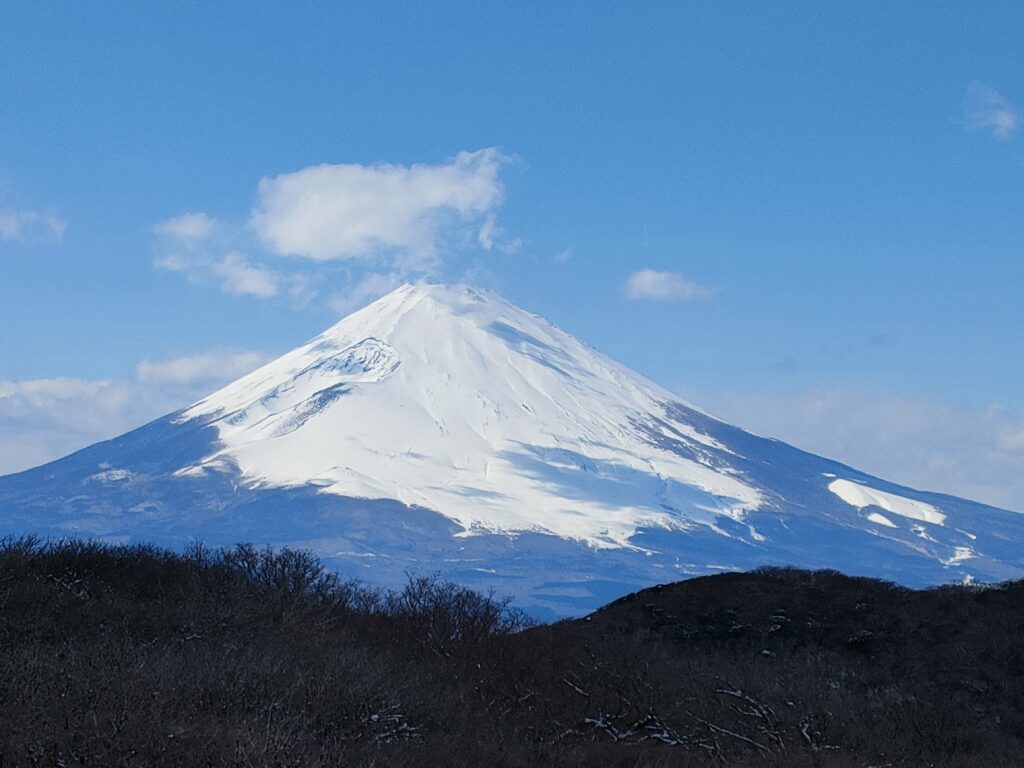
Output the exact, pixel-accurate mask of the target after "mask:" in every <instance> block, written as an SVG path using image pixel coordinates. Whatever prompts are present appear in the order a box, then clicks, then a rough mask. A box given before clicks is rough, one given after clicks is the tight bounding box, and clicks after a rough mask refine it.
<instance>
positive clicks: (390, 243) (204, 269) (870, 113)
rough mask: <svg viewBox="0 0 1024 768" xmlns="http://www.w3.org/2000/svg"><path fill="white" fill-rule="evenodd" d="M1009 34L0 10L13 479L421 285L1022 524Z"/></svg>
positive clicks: (1010, 23)
mask: <svg viewBox="0 0 1024 768" xmlns="http://www.w3.org/2000/svg"><path fill="white" fill-rule="evenodd" d="M1022 45H1024V6H1021V5H1020V4H1019V3H985V4H983V5H981V4H977V3H966V2H964V3H928V4H923V3H892V2H885V3H857V4H847V7H843V8H839V7H836V8H831V7H826V6H824V5H823V4H821V3H811V2H807V3H750V2H747V3H703V4H697V3H683V2H671V3H668V2H666V3H629V4H627V3H599V2H586V3H547V4H539V3H531V4H526V3H515V4H513V3H506V4H495V3H492V4H481V3H468V2H467V3H455V2H448V3H381V2H374V3H365V4H356V3H347V4H333V3H332V4H328V3H322V4H318V5H314V4H303V3H288V4H285V3H276V4H270V3H256V4H253V3H217V4H210V3H185V2H175V3H149V4H145V5H142V4H135V5H133V4H128V3H103V2H87V3H78V4H73V5H69V4H67V3H48V2H38V1H35V2H16V1H14V0H9V1H8V2H5V3H4V4H3V6H2V8H0V328H2V332H0V472H2V471H13V470H16V469H20V468H24V467H25V466H28V465H29V464H32V463H36V462H38V461H42V460H45V459H48V458H53V457H55V456H56V455H59V454H60V453H62V452H66V451H68V450H71V449H73V448H76V447H80V445H83V444H85V443H86V442H90V441H93V440H96V439H100V438H102V437H109V436H111V435H113V434H116V433H117V432H119V431H123V430H124V429H127V428H129V427H131V426H135V425H137V424H138V423H141V422H143V421H145V420H147V419H149V418H153V417H155V416H158V415H160V414H161V413H162V412H163V411H164V410H167V409H170V408H173V407H177V406H179V405H182V404H184V403H185V402H187V401H188V400H189V399H191V398H193V397H195V396H198V395H200V394H202V393H203V392H204V391H205V390H207V389H210V388H211V387H214V386H216V385H217V384H219V383H221V382H222V381H224V380H225V379H227V378H230V377H232V376H234V375H238V374H239V373H240V372H243V371H244V370H245V369H246V368H247V367H251V366H252V365H255V364H256V363H257V362H258V361H259V360H261V359H263V358H264V357H265V356H267V355H271V354H274V353H279V352H282V351H285V350H287V349H289V348H290V347H292V346H295V345H296V344H297V343H299V342H301V341H302V340H304V339H306V338H308V337H310V336H312V335H314V334H315V333H317V332H319V331H320V330H322V329H323V328H324V327H326V326H327V325H329V324H331V323H332V322H334V321H335V320H336V319H337V318H338V316H339V313H343V312H345V311H346V310H348V309H351V308H354V307H356V306H358V305H359V304H360V303H361V302H363V303H365V302H366V301H368V300H370V299H371V298H373V296H374V295H376V294H377V293H379V292H381V291H384V290H386V289H387V288H388V287H390V286H391V285H393V284H395V283H396V282H399V281H401V280H404V279H410V278H426V279H431V280H443V281H464V280H468V281H472V282H477V283H483V284H485V285H487V286H489V287H492V288H495V289H497V290H498V291H500V292H502V293H504V294H505V295H506V296H507V297H508V298H510V299H511V300H513V301H515V302H516V303H518V304H520V305H522V306H524V307H526V308H528V309H531V310H533V311H535V312H538V313H539V314H542V315H544V316H546V317H548V318H549V319H551V320H552V321H554V322H556V323H558V324H559V325H561V326H563V327H564V328H566V329H567V330H569V331H571V332H573V333H575V334H576V335H578V336H580V337H581V338H583V339H584V340H586V341H588V342H590V343H591V344H593V345H594V346H596V347H598V348H599V349H601V350H602V351H604V352H606V353H608V354H610V355H611V356H613V357H615V358H617V359H619V360H621V361H622V362H624V363H626V364H628V365H631V366H632V367H634V368H636V369H638V370H640V371H641V372H643V373H645V374H647V375H649V376H650V377H651V378H654V379H655V380H657V381H659V382H660V383H662V384H665V385H666V386H669V387H671V388H674V389H676V390H677V391H679V392H681V393H683V394H684V395H686V396H688V397H690V398H691V399H692V400H695V401H696V402H698V403H700V404H702V405H704V406H705V407H707V408H708V409H710V410H711V411H712V412H715V413H717V414H719V415H721V416H723V417H726V418H729V419H731V420H733V421H736V422H738V423H740V424H742V425H744V426H747V427H749V428H752V429H754V430H756V431H759V432H764V433H769V434H773V435H776V436H778V437H781V438H784V439H787V440H790V441H792V442H796V443H797V444H798V445H801V446H802V447H806V448H808V449H811V450H815V451H818V452H822V453H826V454H828V455H831V456H834V457H836V458H839V459H842V460H846V461H849V462H851V463H854V464H856V465H857V466H859V467H861V468H863V469H866V470H868V471H874V472H876V473H879V474H883V475H884V476H886V477H888V478H890V479H893V480H897V481H902V482H906V483H909V484H916V485H919V486H922V487H927V488H929V489H934V490H946V491H950V492H953V493H958V494H961V495H968V496H973V497H975V498H980V499H983V500H986V501H990V502H992V503H997V504H1001V505H1005V506H1011V507H1014V508H1017V509H1022V510H1024V479H1022V478H1024V388H1022V387H1021V382H1022V381H1024V354H1022V353H1024V309H1022V286H1024V261H1022V259H1021V248H1022V243H1024V217H1022V215H1021V201H1022V193H1024V131H1022V130H1021V129H1020V127H1019V126H1018V117H1017V115H1018V111H1019V110H1024V79H1022V75H1021V73H1022V72H1024V68H1022V67H1021V63H1022V53H1024V50H1022ZM323 164H326V165H328V166H331V167H328V168H323V169H320V170H319V171H318V170H317V169H316V167H317V166H320V165H323ZM311 194H315V196H316V199H317V200H320V201H322V202H323V203H324V206H325V207H324V210H323V211H321V212H320V214H322V215H319V218H317V214H316V212H315V211H314V212H313V213H312V214H310V215H311V216H313V218H312V219H310V218H304V217H305V216H306V214H307V213H308V211H306V209H305V208H303V206H304V205H305V204H306V203H308V200H309V199H310V197H309V195H311ZM353 199H358V200H363V201H370V202H371V203H372V202H373V201H380V202H381V205H378V206H371V208H372V210H369V211H367V210H354V209H351V207H350V206H349V202H350V201H351V200H353ZM303 201H305V202H303ZM324 201H325V202H324ZM396 201H397V202H396ZM385 203H386V204H385ZM346 217H347V218H346ZM325 222H326V223H325ZM336 222H340V223H338V225H337V228H336V229H334V230H332V229H331V228H330V227H331V226H333V223H336ZM396 233H397V234H396Z"/></svg>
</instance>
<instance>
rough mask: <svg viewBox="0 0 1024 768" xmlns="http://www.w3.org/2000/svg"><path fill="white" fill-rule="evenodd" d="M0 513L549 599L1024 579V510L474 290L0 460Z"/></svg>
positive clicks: (383, 311)
mask: <svg viewBox="0 0 1024 768" xmlns="http://www.w3.org/2000/svg"><path fill="white" fill-rule="evenodd" d="M0 510H3V512H2V515H3V517H2V518H0V520H2V522H0V535H2V534H4V533H22V532H36V533H41V534H43V535H50V536H62V535H71V534H74V535H91V536H96V537H99V538H102V539H105V540H111V541H153V542H157V543H160V544H164V545H170V546H182V545H185V544H186V543H188V542H189V541H191V540H193V539H200V540H202V541H204V542H206V543H208V544H232V543H235V542H238V541H251V542H256V543H267V544H273V545H277V546H281V545H290V546H298V547H304V548H309V549H312V550H313V551H315V552H316V553H317V554H318V555H319V556H320V557H321V558H323V559H324V560H325V561H327V562H328V563H329V564H331V565H332V566H333V567H336V568H338V569H339V570H341V571H343V572H346V573H351V574H354V575H357V576H359V577H360V578H363V579H366V580H368V581H371V582H380V583H394V582H396V581H399V580H401V579H402V578H403V574H404V573H405V572H409V571H417V572H424V571H439V572H441V573H442V574H443V575H444V576H445V577H447V578H451V579H454V580H458V581H461V582H463V583H466V584H468V585H470V586H473V587H476V588H483V589H487V588H494V589H495V590H497V591H498V592H500V593H507V594H512V595H515V597H516V599H517V601H518V602H519V603H520V604H521V605H524V606H528V607H531V608H532V609H533V610H535V611H537V612H538V613H544V612H547V613H549V614H550V615H571V614H578V613H580V612H583V611H585V610H589V609H592V608H596V607H597V606H599V605H601V604H603V603H605V602H607V601H608V600H609V599H612V598H615V597H618V596H620V595H622V594H625V593H627V592H630V591H633V590H634V589H636V588H638V587H643V586H647V585H650V584H654V583H662V582H668V581H674V580H677V579H679V578H681V577H683V576H686V575H697V574H706V573H713V572H716V571H722V570H737V569H749V568H752V567H755V566H759V565H766V564H775V565H787V564H795V565H799V566H802V567H808V568H836V569H838V570H842V571H844V572H847V573H853V574H859V575H870V576H876V577H882V578H887V579H892V580H895V581H898V582H901V583H905V584H908V585H912V586H921V585H927V584H935V583H942V582H950V581H961V580H964V579H977V580H982V581H992V580H1003V579H1008V578H1019V577H1021V576H1024V515H1020V514H1017V513H1014V512H1009V511H1006V510H999V509H995V508H993V507H988V506H985V505H982V504H977V503H974V502H970V501H965V500H962V499H957V498H954V497H951V496H944V495H939V494H933V493H925V492H921V491H916V490H912V489H909V488H904V487H901V486H898V485H894V484H892V483H889V482H886V481H884V480H880V479H878V478H875V477H871V476H869V475H866V474H864V473H863V472H858V471H857V470H854V469H852V468H850V467H847V466H844V465H842V464H839V463H837V462H834V461H829V460H828V459H824V458H820V457H818V456H814V455H811V454H809V453H805V452H803V451H800V450H798V449H796V448H793V447H791V446H788V445H786V444H784V443H781V442H778V441H776V440H771V439H766V438H762V437H758V436H755V435H752V434H750V433H747V432H744V431H743V430H741V429H739V428H737V427H734V426H731V425H729V424H727V423H725V422H723V421H720V420H718V419H716V418H714V417H712V416H710V415H708V414H707V413H704V412H703V411H701V410H700V409H699V408H697V407H695V406H693V405H690V404H688V403H685V402H683V401H682V400H680V399H679V398H678V397H677V396H676V395H674V394H672V393H671V392H669V391H668V390H666V389H664V388H662V387H659V386H658V385H657V384H654V383H653V382H651V381H648V380H647V379H645V378H644V377H642V376H640V375H639V374H637V373H635V372H633V371H631V370H629V369H628V368H626V367H624V366H622V365H619V364H618V363H616V362H614V361H613V360H610V359H609V358H607V357H605V356H604V355H601V354H600V353H598V352H597V351H595V350H594V349H592V348H591V347H588V346H587V345H585V344H583V343H581V342H580V341H578V340H577V339H575V338H574V337H573V336H571V335H570V334H568V333H566V332H565V331H562V330H561V329H559V328H557V327H555V326H553V325H551V324H550V323H548V322H546V321H545V320H543V319H542V318H540V317H537V316H536V315H532V314H530V313H528V312H525V311H523V310H522V309H519V308H518V307H516V306H514V305H512V304H510V303H509V302H507V301H506V300H504V299H502V298H501V297H499V296H497V295H496V294H494V293H491V292H488V291H483V290H480V289H476V288H469V287H446V286H434V285H407V286H404V287H402V288H399V289H398V290H396V291H394V292H392V293H390V294H388V295H387V296H385V297H384V298H382V299H380V300H378V301H377V302H375V303H373V304H371V305H370V306H368V307H366V308H364V309H362V310H360V311H359V312H356V313H355V314H353V315H350V316H349V317H347V318H345V319H344V320H342V321H341V322H339V323H338V324H337V325H335V326H333V327H332V328H330V329H328V330H327V331H326V332H324V333H323V334H321V335H320V336H317V337H316V338H314V339H313V340H311V341H310V342H308V343H307V344H304V345H303V346H301V347H298V348H297V349H295V350H293V351H291V352H289V353H287V354H285V355H283V356H282V357H280V358H278V359H277V360H274V361H273V362H271V363H268V364H267V365H265V366H264V367H262V368H260V369H259V370H257V371H255V372H253V373H251V374H249V375H248V376H245V377H243V378H241V379H239V380H238V381H236V382H234V383H232V384H230V385H228V386H226V387H224V388H223V389H221V390H220V391H218V392H215V393H214V394H212V395H210V396H209V397H207V398H205V399H203V400H201V401H199V402H198V403H195V404H194V405H192V406H190V407H188V408H185V409H183V410H181V411H179V412H177V413H173V414H171V415H169V416H166V417H164V418H162V419H159V420H157V421H154V422H152V423H150V424H148V425H146V426H144V427H142V428H140V429H137V430H135V431H133V432H129V433H128V434H125V435H123V436H121V437H118V438H115V439H113V440H110V441H107V442H103V443H98V444H96V445H94V446H91V447H89V448H86V449H84V450H82V451H79V452H77V453H75V454H72V455H71V456H68V457H66V458H64V459H61V460H59V461H55V462H53V463H51V464H47V465H44V466H42V467H38V468H36V469H33V470H29V471H27V472H22V473H20V474H16V475H10V476H7V477H3V478H0Z"/></svg>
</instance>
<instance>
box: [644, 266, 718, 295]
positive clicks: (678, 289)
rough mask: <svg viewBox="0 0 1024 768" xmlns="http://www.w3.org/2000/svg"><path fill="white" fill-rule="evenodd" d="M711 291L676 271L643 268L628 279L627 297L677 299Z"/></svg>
mask: <svg viewBox="0 0 1024 768" xmlns="http://www.w3.org/2000/svg"><path fill="white" fill-rule="evenodd" d="M710 293H711V292H710V291H709V290H708V289H707V288H705V287H704V286H702V285H698V284H697V283H694V282H692V281H690V280H687V279H686V278H685V277H683V276H682V275H679V274H676V273H675V272H658V271H657V270H654V269H641V270H640V271H639V272H634V273H633V274H632V275H630V276H629V279H628V280H627V281H626V298H629V299H652V300H655V301H676V300H679V299H700V298H703V297H705V296H707V295H709V294H710Z"/></svg>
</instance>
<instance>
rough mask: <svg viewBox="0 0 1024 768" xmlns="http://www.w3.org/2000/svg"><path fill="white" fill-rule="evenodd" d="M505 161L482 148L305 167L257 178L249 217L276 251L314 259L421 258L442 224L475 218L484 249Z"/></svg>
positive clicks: (427, 255) (432, 250) (432, 252)
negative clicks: (407, 160) (448, 156)
mask: <svg viewBox="0 0 1024 768" xmlns="http://www.w3.org/2000/svg"><path fill="white" fill-rule="evenodd" d="M506 162H508V158H506V157H505V156H503V155H502V154H501V153H499V152H498V151H497V150H496V149H494V148H490V149H482V150H478V151H476V152H460V153H459V154H458V155H456V156H455V157H454V158H453V159H452V160H451V161H450V162H448V163H445V164H442V165H423V164H417V165H411V166H403V165H392V164H385V163H381V164H376V165H357V164H344V165H317V166H312V167H309V168H304V169H302V170H300V171H296V172H294V173H286V174H282V175H280V176H276V177H274V178H265V179H263V180H262V181H261V182H260V184H259V196H260V202H259V205H258V207H257V208H256V210H254V211H253V214H252V217H251V224H252V226H253V227H254V228H255V230H256V232H257V233H258V234H259V236H260V237H261V238H262V239H263V241H264V242H265V243H266V244H267V245H268V246H269V247H270V248H272V249H273V250H274V251H275V252H276V253H279V254H282V255H289V256H304V257H306V258H309V259H314V260H317V261H327V260H331V259H346V258H356V257H369V256H380V255H387V254H401V255H403V256H404V257H405V258H406V259H409V258H412V259H414V260H415V259H420V260H429V259H432V258H434V257H435V256H436V253H437V250H438V246H439V243H440V241H441V239H442V238H443V237H444V236H445V235H446V234H450V233H449V232H447V231H445V230H447V228H448V226H450V225H454V228H455V229H458V228H459V227H460V226H461V227H466V226H471V225H473V224H474V223H476V222H481V220H482V225H481V226H479V227H475V229H476V231H477V232H478V236H477V239H478V242H479V243H480V245H481V246H483V247H484V248H485V249H489V248H491V247H492V246H493V245H494V237H495V235H496V233H497V228H496V225H495V222H494V219H493V211H494V210H495V209H496V208H497V207H498V205H500V203H501V200H502V191H503V189H502V185H501V182H500V180H499V178H498V175H499V171H500V170H501V167H502V166H503V165H504V164H505V163H506Z"/></svg>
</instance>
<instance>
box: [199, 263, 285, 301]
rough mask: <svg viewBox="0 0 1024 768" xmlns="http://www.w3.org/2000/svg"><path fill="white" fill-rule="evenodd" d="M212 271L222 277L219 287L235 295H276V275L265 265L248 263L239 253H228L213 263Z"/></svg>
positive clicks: (264, 296)
mask: <svg viewBox="0 0 1024 768" xmlns="http://www.w3.org/2000/svg"><path fill="white" fill-rule="evenodd" d="M213 272H214V274H216V275H219V276H220V277H221V278H222V282H221V288H222V289H223V290H224V291H225V292H227V293H230V294H234V295H235V296H244V295H248V296H256V297H258V298H261V299H269V298H270V297H272V296H276V295H277V292H278V288H279V281H278V278H277V276H276V275H275V274H274V273H273V272H271V271H270V270H269V269H267V268H266V267H262V266H260V265H258V264H252V263H250V262H249V261H247V260H246V258H245V257H244V256H243V255H242V254H240V253H237V252H235V253H229V254H228V255H227V256H225V257H224V258H223V259H221V260H220V261H218V262H217V263H216V264H214V265H213Z"/></svg>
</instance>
